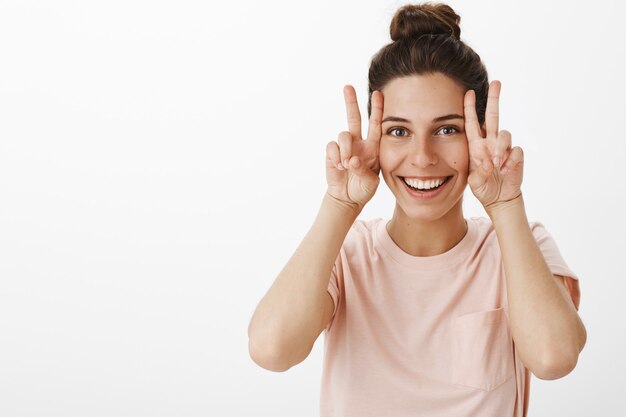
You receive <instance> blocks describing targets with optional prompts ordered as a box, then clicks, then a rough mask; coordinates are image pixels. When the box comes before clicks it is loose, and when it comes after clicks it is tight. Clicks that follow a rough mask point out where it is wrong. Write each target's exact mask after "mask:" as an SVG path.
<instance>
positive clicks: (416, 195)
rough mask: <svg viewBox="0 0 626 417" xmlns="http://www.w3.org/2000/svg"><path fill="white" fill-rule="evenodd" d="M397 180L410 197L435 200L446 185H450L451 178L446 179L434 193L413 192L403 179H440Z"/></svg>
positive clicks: (401, 178)
mask: <svg viewBox="0 0 626 417" xmlns="http://www.w3.org/2000/svg"><path fill="white" fill-rule="evenodd" d="M399 178H400V181H401V182H402V184H403V185H404V188H405V189H406V190H407V192H408V193H409V195H410V196H411V197H413V198H415V199H418V200H432V199H433V198H436V197H437V196H438V195H440V194H441V193H442V192H443V190H444V189H445V188H447V187H448V184H449V183H450V180H451V179H452V176H448V177H446V181H445V182H444V183H443V184H441V185H440V186H439V188H437V189H436V190H435V191H417V190H414V189H412V188H411V187H409V185H408V184H407V183H406V182H404V179H403V178H411V179H412V178H420V179H435V178H441V177H399Z"/></svg>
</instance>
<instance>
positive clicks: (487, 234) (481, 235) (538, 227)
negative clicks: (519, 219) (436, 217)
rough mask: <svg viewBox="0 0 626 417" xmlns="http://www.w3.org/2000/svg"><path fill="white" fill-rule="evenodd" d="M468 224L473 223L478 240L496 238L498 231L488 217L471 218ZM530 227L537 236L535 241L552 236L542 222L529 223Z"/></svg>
mask: <svg viewBox="0 0 626 417" xmlns="http://www.w3.org/2000/svg"><path fill="white" fill-rule="evenodd" d="M467 221H468V222H470V221H471V222H472V225H473V226H474V228H475V230H476V233H477V236H478V240H486V239H489V238H495V237H496V230H495V228H494V226H493V222H492V221H491V219H490V218H488V217H470V218H469V219H467ZM528 227H529V228H530V230H531V232H532V233H533V235H534V236H535V239H539V238H543V237H546V236H550V234H549V232H548V231H547V229H546V227H545V225H544V224H543V223H542V222H539V221H529V222H528Z"/></svg>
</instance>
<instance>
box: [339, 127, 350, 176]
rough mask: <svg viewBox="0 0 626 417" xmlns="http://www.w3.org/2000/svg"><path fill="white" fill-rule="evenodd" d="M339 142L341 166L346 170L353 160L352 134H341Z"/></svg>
mask: <svg viewBox="0 0 626 417" xmlns="http://www.w3.org/2000/svg"><path fill="white" fill-rule="evenodd" d="M337 142H339V155H340V158H341V161H340V164H341V165H343V167H344V168H348V161H349V159H350V158H352V134H351V133H350V132H341V133H340V134H339V138H338V140H337Z"/></svg>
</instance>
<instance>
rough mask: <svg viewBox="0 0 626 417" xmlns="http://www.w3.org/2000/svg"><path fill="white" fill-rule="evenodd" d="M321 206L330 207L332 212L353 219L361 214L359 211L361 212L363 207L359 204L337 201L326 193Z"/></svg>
mask: <svg viewBox="0 0 626 417" xmlns="http://www.w3.org/2000/svg"><path fill="white" fill-rule="evenodd" d="M323 204H324V205H327V206H330V207H332V209H333V210H336V211H339V212H340V213H342V214H345V215H348V216H351V217H354V218H355V219H356V217H357V216H358V215H359V214H360V213H361V210H363V207H362V206H360V205H359V204H357V203H354V202H352V203H351V202H347V201H343V200H339V199H338V198H336V197H334V196H332V195H331V194H330V193H328V192H326V193H324V201H323Z"/></svg>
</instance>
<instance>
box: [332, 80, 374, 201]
mask: <svg viewBox="0 0 626 417" xmlns="http://www.w3.org/2000/svg"><path fill="white" fill-rule="evenodd" d="M343 95H344V99H345V102H346V112H347V114H348V128H349V131H344V132H341V133H340V134H339V137H338V139H337V142H334V141H331V142H329V143H328V145H326V181H327V182H328V191H327V193H328V194H329V195H330V196H332V197H334V198H335V199H336V200H338V201H339V202H341V203H345V204H347V205H348V206H350V207H353V208H355V209H357V210H361V209H362V208H363V207H364V206H365V204H367V202H368V201H369V200H370V199H371V198H372V196H373V195H374V193H375V192H376V188H378V183H379V182H380V178H379V177H378V174H379V172H380V165H379V163H378V149H379V146H380V138H381V135H382V128H381V121H382V117H383V94H382V93H381V92H380V91H374V92H373V93H372V114H371V116H370V120H369V128H368V132H367V139H365V140H363V138H362V137H361V113H360V112H359V105H358V102H357V99H356V92H355V91H354V87H352V86H351V85H346V86H345V87H344V88H343Z"/></svg>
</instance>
